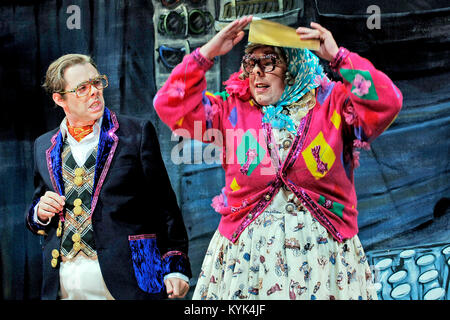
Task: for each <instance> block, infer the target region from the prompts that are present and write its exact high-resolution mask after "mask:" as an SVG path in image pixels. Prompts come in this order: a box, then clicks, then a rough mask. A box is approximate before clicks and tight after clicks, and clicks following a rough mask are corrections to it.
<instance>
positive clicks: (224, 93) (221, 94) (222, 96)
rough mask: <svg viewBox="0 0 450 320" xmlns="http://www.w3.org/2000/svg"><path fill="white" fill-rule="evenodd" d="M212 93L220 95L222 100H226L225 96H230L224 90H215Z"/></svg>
mask: <svg viewBox="0 0 450 320" xmlns="http://www.w3.org/2000/svg"><path fill="white" fill-rule="evenodd" d="M214 95H215V96H219V97H221V98H222V100H223V101H225V100H227V98H228V97H229V96H230V95H229V94H228V92H226V91H222V92H216V93H214Z"/></svg>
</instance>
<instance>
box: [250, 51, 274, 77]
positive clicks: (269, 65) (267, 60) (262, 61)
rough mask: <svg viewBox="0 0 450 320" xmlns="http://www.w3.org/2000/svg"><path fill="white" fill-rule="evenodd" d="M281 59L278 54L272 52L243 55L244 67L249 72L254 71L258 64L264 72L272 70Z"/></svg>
mask: <svg viewBox="0 0 450 320" xmlns="http://www.w3.org/2000/svg"><path fill="white" fill-rule="evenodd" d="M280 62H281V61H280V59H279V58H278V56H277V55H276V54H273V53H270V54H266V55H263V56H260V57H256V56H254V55H252V54H246V55H244V56H243V57H242V67H243V68H244V71H245V72H247V73H252V72H253V68H255V66H256V65H258V66H259V68H260V69H261V70H262V71H263V72H264V73H266V72H272V71H273V70H275V68H276V66H277V65H278V64H279V63H280Z"/></svg>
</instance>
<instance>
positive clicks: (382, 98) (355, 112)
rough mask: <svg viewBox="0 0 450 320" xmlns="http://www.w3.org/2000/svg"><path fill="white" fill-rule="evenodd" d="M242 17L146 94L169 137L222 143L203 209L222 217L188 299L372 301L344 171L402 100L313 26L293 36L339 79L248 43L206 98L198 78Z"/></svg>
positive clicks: (310, 63)
mask: <svg viewBox="0 0 450 320" xmlns="http://www.w3.org/2000/svg"><path fill="white" fill-rule="evenodd" d="M251 20H252V17H251V16H250V17H243V18H241V19H238V20H235V21H234V22H232V23H230V24H229V25H228V26H226V27H225V28H224V29H222V30H221V31H220V32H219V33H217V34H216V35H215V36H214V37H213V38H212V39H211V40H210V41H209V42H207V43H206V44H205V45H203V46H202V47H201V48H198V49H196V50H195V51H194V52H193V53H191V54H189V55H187V56H186V57H185V58H184V60H183V62H182V63H181V64H180V65H178V66H177V67H175V68H174V69H173V71H172V73H171V75H170V77H169V79H168V80H167V82H166V83H165V85H164V86H163V87H162V88H161V89H160V90H159V91H158V92H157V95H156V97H155V99H154V106H155V109H156V111H157V113H158V115H159V116H160V118H161V119H162V120H163V121H164V122H165V123H166V124H167V125H168V126H169V127H170V128H171V129H172V130H177V129H180V128H181V129H182V130H177V132H178V133H183V132H185V133H186V132H189V135H188V136H190V137H198V136H200V137H203V139H204V142H213V143H216V144H217V145H220V144H222V147H223V154H222V158H223V168H224V170H225V186H224V188H223V189H222V192H221V194H220V195H219V196H217V197H215V198H214V199H213V203H212V206H213V207H214V208H215V210H216V211H217V212H218V213H220V214H221V220H220V223H219V226H218V230H217V231H216V233H215V234H214V236H213V238H212V240H211V242H210V244H209V248H208V250H207V251H206V256H205V258H204V262H203V265H202V268H201V272H200V275H199V278H198V282H197V285H196V288H195V292H194V296H193V299H376V298H377V296H376V292H375V289H374V286H373V280H372V273H371V270H370V268H369V265H368V262H367V258H366V256H365V253H364V250H363V248H362V246H361V243H360V240H359V238H358V235H357V232H358V225H357V214H358V211H357V198H356V193H355V186H354V179H353V177H354V176H353V170H354V169H355V167H356V166H357V165H358V151H357V148H361V147H368V146H369V144H370V143H371V142H372V141H373V140H374V139H375V138H376V137H377V136H378V135H380V134H381V133H382V132H383V131H384V130H385V129H386V128H387V127H388V126H389V125H390V124H391V122H392V121H393V120H394V119H395V117H396V115H397V114H398V113H399V111H400V109H401V106H402V95H401V93H400V91H399V90H398V88H397V87H396V86H395V85H394V84H393V83H392V81H391V80H390V79H389V78H388V77H387V76H386V75H385V74H384V73H382V72H381V71H379V70H377V69H376V68H375V67H374V66H373V65H372V64H371V63H370V62H369V61H368V60H366V59H364V58H362V57H360V56H359V55H358V54H356V53H353V52H350V51H349V50H347V49H345V48H343V47H338V45H337V44H336V42H335V40H334V38H333V35H332V34H331V32H330V31H328V30H327V29H325V28H324V27H322V26H321V25H319V24H317V23H311V28H308V27H299V28H297V29H296V32H297V34H298V37H299V38H300V39H303V40H311V39H317V40H319V42H320V48H319V49H318V50H317V51H316V52H315V54H316V55H317V56H319V57H321V58H323V59H325V60H327V61H329V63H330V66H331V68H332V69H333V70H335V71H336V72H338V73H339V74H340V75H341V76H342V82H341V81H339V82H334V81H331V80H329V78H328V77H327V75H326V74H325V73H324V71H323V69H322V67H321V65H320V64H319V59H318V58H317V56H316V55H315V54H313V53H312V52H311V51H310V50H308V49H293V48H286V47H275V46H271V45H265V44H264V45H263V44H258V43H251V44H248V46H247V47H246V49H245V54H244V56H243V58H242V64H241V70H240V71H239V72H237V73H235V74H232V75H231V77H230V78H229V80H227V81H226V82H225V85H226V88H225V90H226V91H225V92H222V93H217V94H212V93H209V92H208V91H207V83H206V80H205V73H206V72H207V71H208V70H209V69H210V68H211V67H212V65H213V64H214V58H215V57H218V56H221V55H224V54H226V53H228V52H229V51H230V50H231V49H232V48H233V47H234V46H235V45H236V43H238V42H239V41H240V40H241V39H242V38H243V37H244V31H243V28H244V27H245V26H246V25H248V24H249V23H250V22H251ZM282 36H283V35H282V34H280V37H282ZM196 121H199V122H201V123H202V129H203V132H202V133H203V134H201V135H199V134H198V133H196V134H194V132H193V130H194V128H197V127H199V126H198V124H197V125H194V124H195V122H196ZM208 129H211V130H210V131H209V133H208ZM217 132H220V133H221V134H217ZM221 139H222V140H221Z"/></svg>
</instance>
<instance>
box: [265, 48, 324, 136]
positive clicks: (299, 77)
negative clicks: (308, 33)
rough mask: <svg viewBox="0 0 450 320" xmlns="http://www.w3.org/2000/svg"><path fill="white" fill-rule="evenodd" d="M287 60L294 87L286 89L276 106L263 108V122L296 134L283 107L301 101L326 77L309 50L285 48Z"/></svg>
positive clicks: (317, 59) (317, 60)
mask: <svg viewBox="0 0 450 320" xmlns="http://www.w3.org/2000/svg"><path fill="white" fill-rule="evenodd" d="M283 50H284V52H285V54H286V57H287V60H288V66H287V70H288V71H289V73H290V74H291V75H292V77H294V81H295V82H294V85H292V86H288V85H286V87H285V88H284V91H283V94H282V95H281V98H280V100H278V102H277V103H275V105H269V106H266V107H263V112H264V117H263V120H262V121H263V122H266V123H270V124H272V126H273V127H274V128H285V129H287V130H289V131H290V132H293V133H296V129H295V125H294V123H293V121H292V119H291V118H289V116H287V115H284V114H282V113H281V111H282V110H283V106H289V105H291V104H292V103H295V102H297V101H299V100H300V99H301V98H302V97H303V95H304V94H306V93H307V92H309V91H311V90H312V89H314V88H317V87H318V86H319V85H320V79H322V78H323V77H326V75H325V73H324V71H323V69H322V66H321V65H320V64H319V58H317V57H316V56H315V55H314V54H313V53H312V52H311V51H310V50H308V49H297V48H283Z"/></svg>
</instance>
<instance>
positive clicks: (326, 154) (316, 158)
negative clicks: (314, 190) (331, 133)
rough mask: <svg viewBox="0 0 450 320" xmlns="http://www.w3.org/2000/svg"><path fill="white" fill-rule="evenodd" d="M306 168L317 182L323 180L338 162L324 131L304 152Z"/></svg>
mask: <svg viewBox="0 0 450 320" xmlns="http://www.w3.org/2000/svg"><path fill="white" fill-rule="evenodd" d="M302 155H303V159H304V160H305V163H306V166H307V168H308V170H309V172H311V174H312V175H313V176H314V177H315V178H316V180H318V179H321V178H323V177H324V176H325V175H326V174H327V173H328V172H329V171H330V169H331V167H332V166H333V164H334V161H335V160H336V155H335V154H334V151H333V149H332V148H331V147H330V145H329V144H328V143H327V142H326V140H325V138H324V136H323V133H322V131H321V132H319V134H318V135H317V136H316V137H315V138H314V140H313V141H312V142H311V143H310V144H309V146H308V147H307V148H306V149H305V150H303V152H302Z"/></svg>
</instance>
